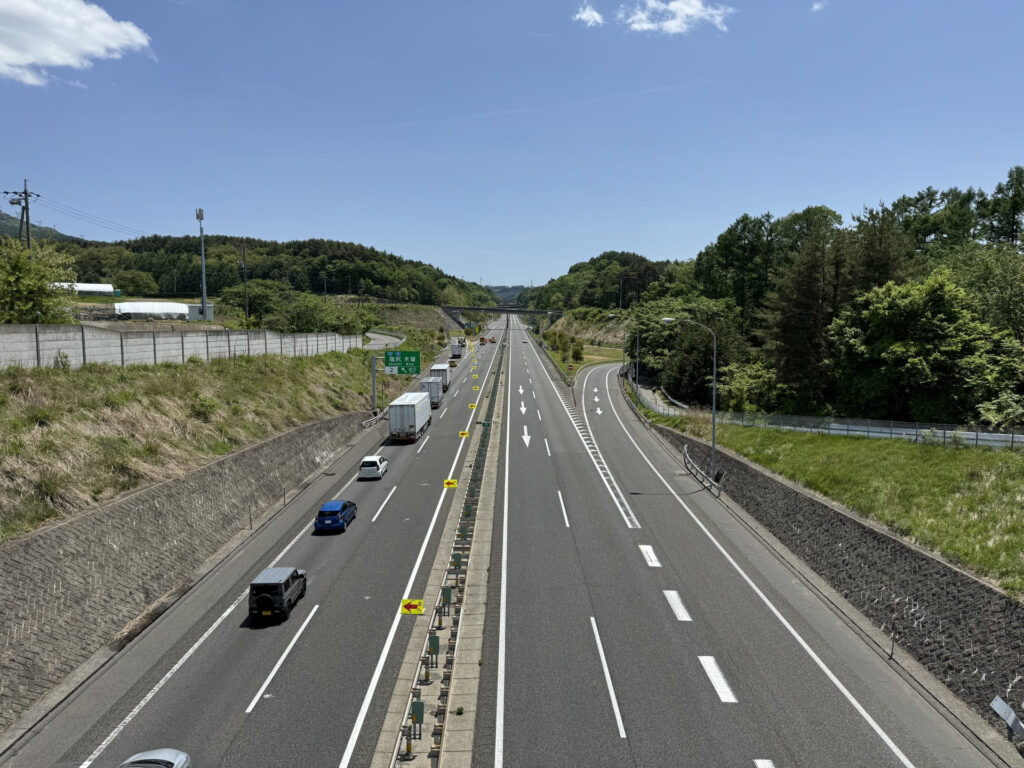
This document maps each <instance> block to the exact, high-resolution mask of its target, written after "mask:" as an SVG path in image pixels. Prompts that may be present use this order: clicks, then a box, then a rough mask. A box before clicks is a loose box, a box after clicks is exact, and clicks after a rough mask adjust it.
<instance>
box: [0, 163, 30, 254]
mask: <svg viewBox="0 0 1024 768" xmlns="http://www.w3.org/2000/svg"><path fill="white" fill-rule="evenodd" d="M4 194H5V195H13V197H12V198H11V200H10V203H11V205H17V206H19V207H20V208H21V218H20V219H19V220H18V242H19V243H20V242H21V233H22V231H23V230H24V232H25V247H26V248H31V247H32V219H31V218H30V217H29V211H28V201H29V199H31V198H33V197H39V195H37V194H36V193H35V192H29V191H28V179H25V187H24V189H22V191H21V192H18V191H17V190H14V191H11V190H7V189H5V190H4Z"/></svg>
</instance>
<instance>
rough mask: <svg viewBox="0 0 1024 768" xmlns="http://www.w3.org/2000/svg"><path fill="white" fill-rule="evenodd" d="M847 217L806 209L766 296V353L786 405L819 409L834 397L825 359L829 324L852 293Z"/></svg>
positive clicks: (802, 409)
mask: <svg viewBox="0 0 1024 768" xmlns="http://www.w3.org/2000/svg"><path fill="white" fill-rule="evenodd" d="M841 223H842V217H841V216H840V215H839V214H838V213H836V212H835V211H833V210H831V209H829V208H825V207H823V206H819V207H815V208H808V209H807V210H805V211H803V212H802V215H801V217H800V218H799V220H796V221H794V222H793V224H794V225H795V226H794V228H793V231H792V233H791V236H790V237H791V242H793V243H798V244H799V246H800V247H799V250H798V251H797V252H796V253H795V254H794V255H793V258H792V261H791V262H790V263H789V264H787V265H786V267H784V268H783V269H782V271H781V272H780V273H779V277H778V281H777V282H776V284H775V288H774V290H773V291H771V292H770V293H769V294H768V295H767V297H766V298H765V314H764V318H763V324H764V330H763V331H762V332H761V333H760V337H761V338H762V339H763V341H764V352H765V356H766V359H767V362H768V364H769V365H770V366H771V367H773V368H774V369H775V370H776V371H777V372H778V376H779V382H780V383H781V384H782V385H783V386H785V387H786V390H785V391H786V392H787V395H788V399H787V401H786V402H784V403H783V404H782V405H783V408H784V409H785V410H787V411H790V412H794V413H818V412H820V411H822V410H823V409H825V408H826V407H827V405H828V404H829V402H831V399H830V398H831V391H830V386H829V380H828V378H827V376H826V363H827V361H828V356H829V348H828V327H829V325H830V324H831V323H832V321H833V320H834V319H835V318H836V316H837V315H838V314H839V312H840V310H841V309H842V308H843V307H844V306H845V305H846V304H847V303H848V302H849V300H850V298H851V297H852V291H851V276H850V264H849V252H850V247H849V242H848V236H847V233H846V232H845V231H844V230H842V229H841V228H840V224H841Z"/></svg>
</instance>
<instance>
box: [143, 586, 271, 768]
mask: <svg viewBox="0 0 1024 768" xmlns="http://www.w3.org/2000/svg"><path fill="white" fill-rule="evenodd" d="M280 592H281V585H280V584H253V585H252V593H253V594H254V595H277V594H280ZM154 765H155V763H154Z"/></svg>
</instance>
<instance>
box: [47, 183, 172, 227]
mask: <svg viewBox="0 0 1024 768" xmlns="http://www.w3.org/2000/svg"><path fill="white" fill-rule="evenodd" d="M33 183H34V184H35V185H36V187H38V188H39V189H42V190H48V191H49V192H50V194H49V195H47V197H48V198H49V199H51V200H55V201H57V202H59V201H60V199H61V198H64V197H66V198H69V199H71V200H75V201H77V202H79V203H85V204H86V205H87V206H89V207H90V208H96V209H99V210H101V211H105V212H106V213H112V214H114V216H116V217H117V218H118V219H130V220H132V221H134V222H137V223H139V224H142V225H144V226H146V227H148V228H149V230H150V233H153V232H156V231H157V228H156V227H154V226H153V224H152V223H150V222H148V221H144V220H142V219H139V218H137V217H135V216H129V215H127V214H125V213H121V212H120V211H115V210H114V209H113V208H107V207H106V206H103V205H100V204H99V203H97V202H96V201H95V200H89V199H86V198H84V197H78V196H77V195H72V194H71V193H70V192H63V191H61V190H59V189H55V188H53V187H50V186H47V185H46V184H40V183H39V182H38V181H36V182H33ZM54 193H56V195H57V197H56V198H54ZM65 205H68V206H69V207H70V204H69V203H65Z"/></svg>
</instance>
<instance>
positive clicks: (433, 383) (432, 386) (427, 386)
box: [420, 376, 444, 408]
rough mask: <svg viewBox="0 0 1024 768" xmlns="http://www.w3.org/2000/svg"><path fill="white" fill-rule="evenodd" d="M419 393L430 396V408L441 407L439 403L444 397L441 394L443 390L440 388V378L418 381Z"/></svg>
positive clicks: (427, 378) (429, 377)
mask: <svg viewBox="0 0 1024 768" xmlns="http://www.w3.org/2000/svg"><path fill="white" fill-rule="evenodd" d="M420 392H426V393H427V394H428V395H430V407H431V408H440V407H441V401H442V400H443V399H444V395H443V394H442V393H443V392H444V390H443V389H442V388H441V377H440V376H427V377H426V378H425V379H423V380H422V381H420Z"/></svg>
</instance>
